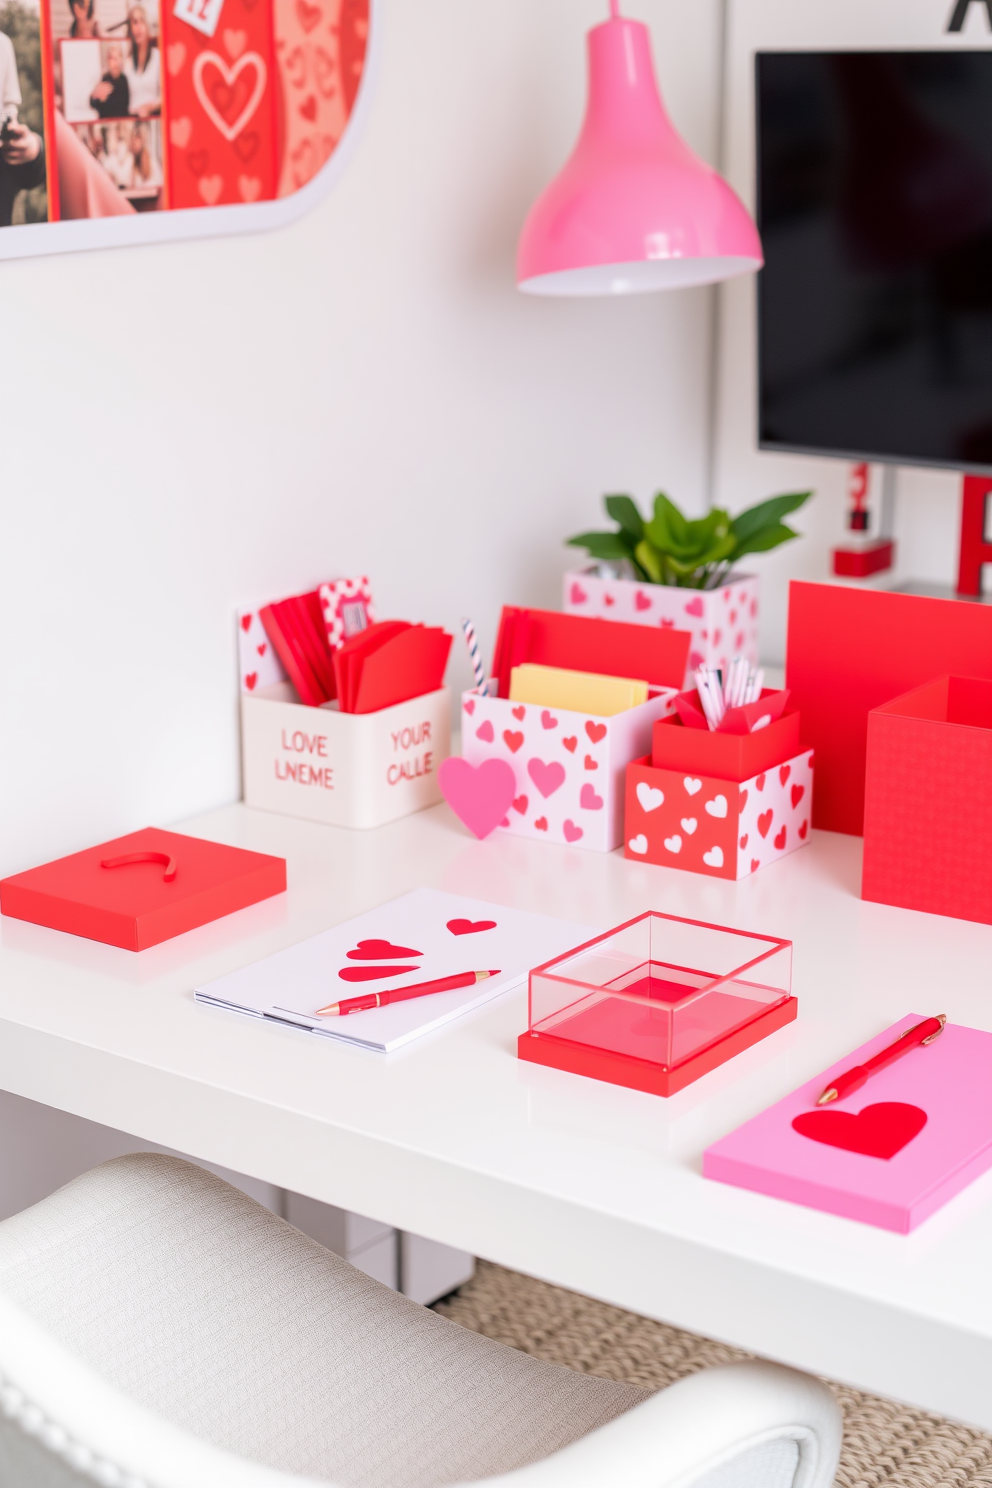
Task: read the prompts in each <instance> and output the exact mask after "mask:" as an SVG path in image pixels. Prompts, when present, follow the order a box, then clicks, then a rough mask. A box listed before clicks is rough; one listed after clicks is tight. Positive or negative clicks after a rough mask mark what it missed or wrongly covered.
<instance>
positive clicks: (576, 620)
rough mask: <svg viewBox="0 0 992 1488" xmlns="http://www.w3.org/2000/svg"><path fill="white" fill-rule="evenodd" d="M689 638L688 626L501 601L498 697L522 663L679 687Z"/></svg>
mask: <svg viewBox="0 0 992 1488" xmlns="http://www.w3.org/2000/svg"><path fill="white" fill-rule="evenodd" d="M691 639H692V637H691V635H690V633H689V631H687V630H672V629H668V628H665V629H663V628H661V627H659V628H658V629H657V630H655V629H653V628H652V627H651V626H649V625H627V624H626V623H625V622H623V621H618V620H591V619H588V618H587V617H586V616H584V615H562V614H560V613H559V612H558V611H557V610H531V609H526V610H525V609H516V608H515V607H514V606H512V605H504V606H503V613H502V615H501V616H500V622H499V634H498V635H497V637H496V651H495V654H494V656H493V676H494V677H496V678H498V680H499V696H500V697H501V698H507V697H509V696H510V672H511V671H512V670H513V668H514V667H515V666H520V665H521V663H522V662H525V661H532V662H536V663H538V664H540V665H543V666H554V667H564V668H566V669H567V670H568V671H575V672H599V673H600V674H602V675H606V676H609V677H633V678H636V679H637V680H638V681H640V680H643V681H645V682H647V683H649V684H650V685H651V686H652V687H681V685H682V680H683V678H684V677H685V668H686V661H687V659H688V656H689V644H690V641H691Z"/></svg>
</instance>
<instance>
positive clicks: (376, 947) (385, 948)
mask: <svg viewBox="0 0 992 1488" xmlns="http://www.w3.org/2000/svg"><path fill="white" fill-rule="evenodd" d="M423 954H424V953H423V951H415V950H414V949H413V947H412V946H396V945H393V944H392V943H391V942H390V941H388V940H360V941H359V942H358V944H357V946H356V947H355V949H354V950H353V951H349V952H348V960H349V961H388V960H390V958H391V959H392V960H393V961H402V960H403V958H404V957H405V956H422V955H423Z"/></svg>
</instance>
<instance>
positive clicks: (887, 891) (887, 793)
mask: <svg viewBox="0 0 992 1488" xmlns="http://www.w3.org/2000/svg"><path fill="white" fill-rule="evenodd" d="M990 780H992V682H985V681H980V680H977V679H975V678H971V677H941V678H939V679H938V680H937V681H934V682H929V683H927V684H926V685H925V686H923V687H917V688H914V690H913V691H912V692H907V693H904V694H903V696H902V697H897V698H895V699H894V700H893V701H892V702H889V703H885V704H883V706H882V707H880V708H875V709H874V710H873V711H872V712H871V713H869V714H868V754H867V769H866V775H865V847H864V870H863V878H862V886H861V897H862V898H863V899H873V900H876V901H877V902H879V903H881V904H897V905H900V906H902V907H903V908H905V909H920V910H926V911H928V912H929V913H930V914H942V915H953V916H954V917H955V918H957V919H962V920H978V921H980V922H982V923H984V924H992V856H990V853H989V842H990V840H992V790H990V788H989V782H990Z"/></svg>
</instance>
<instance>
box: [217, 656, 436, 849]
mask: <svg viewBox="0 0 992 1488" xmlns="http://www.w3.org/2000/svg"><path fill="white" fill-rule="evenodd" d="M241 748H242V766H243V776H244V798H245V804H246V805H248V806H256V807H258V808H260V809H261V810H262V811H278V812H281V813H282V814H283V815H284V816H299V817H303V818H304V819H305V820H307V821H317V822H325V823H326V824H327V825H328V826H334V827H362V828H364V827H379V826H382V825H383V824H384V823H385V822H391V821H396V819H397V818H398V817H401V816H409V815H410V814H411V813H412V812H414V811H422V810H423V809H424V807H425V806H436V805H437V803H438V802H439V801H440V800H441V791H440V788H439V787H438V783H437V770H438V766H439V765H440V763H441V761H442V760H443V759H446V758H447V756H448V754H449V753H450V750H451V694H450V692H449V690H448V688H446V687H441V688H439V689H438V690H437V691H436V692H428V693H425V694H424V695H423V696H422V697H415V698H409V699H408V700H407V701H406V702H403V703H396V704H394V705H393V706H392V707H391V708H382V709H380V711H379V712H377V713H341V712H339V711H338V709H337V706H336V704H334V703H325V704H324V706H323V707H320V708H310V707H305V706H304V705H303V704H302V703H300V702H299V701H298V700H297V696H296V692H295V690H294V688H293V686H292V684H291V683H289V682H274V683H272V684H270V685H269V686H267V687H258V686H256V687H255V688H254V689H253V690H252V691H250V692H242V694H241Z"/></svg>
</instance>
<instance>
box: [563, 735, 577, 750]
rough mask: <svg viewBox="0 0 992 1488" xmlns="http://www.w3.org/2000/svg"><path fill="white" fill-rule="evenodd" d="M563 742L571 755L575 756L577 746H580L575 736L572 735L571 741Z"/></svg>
mask: <svg viewBox="0 0 992 1488" xmlns="http://www.w3.org/2000/svg"><path fill="white" fill-rule="evenodd" d="M561 742H562V743H563V744H564V746H565V748H566V749H567V750H568V752H569V754H574V753H575V746H576V745H577V744H578V742H579V741H578V739H577V738H576V737H575V735H574V734H572V736H571V738H569V739H562V741H561Z"/></svg>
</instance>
